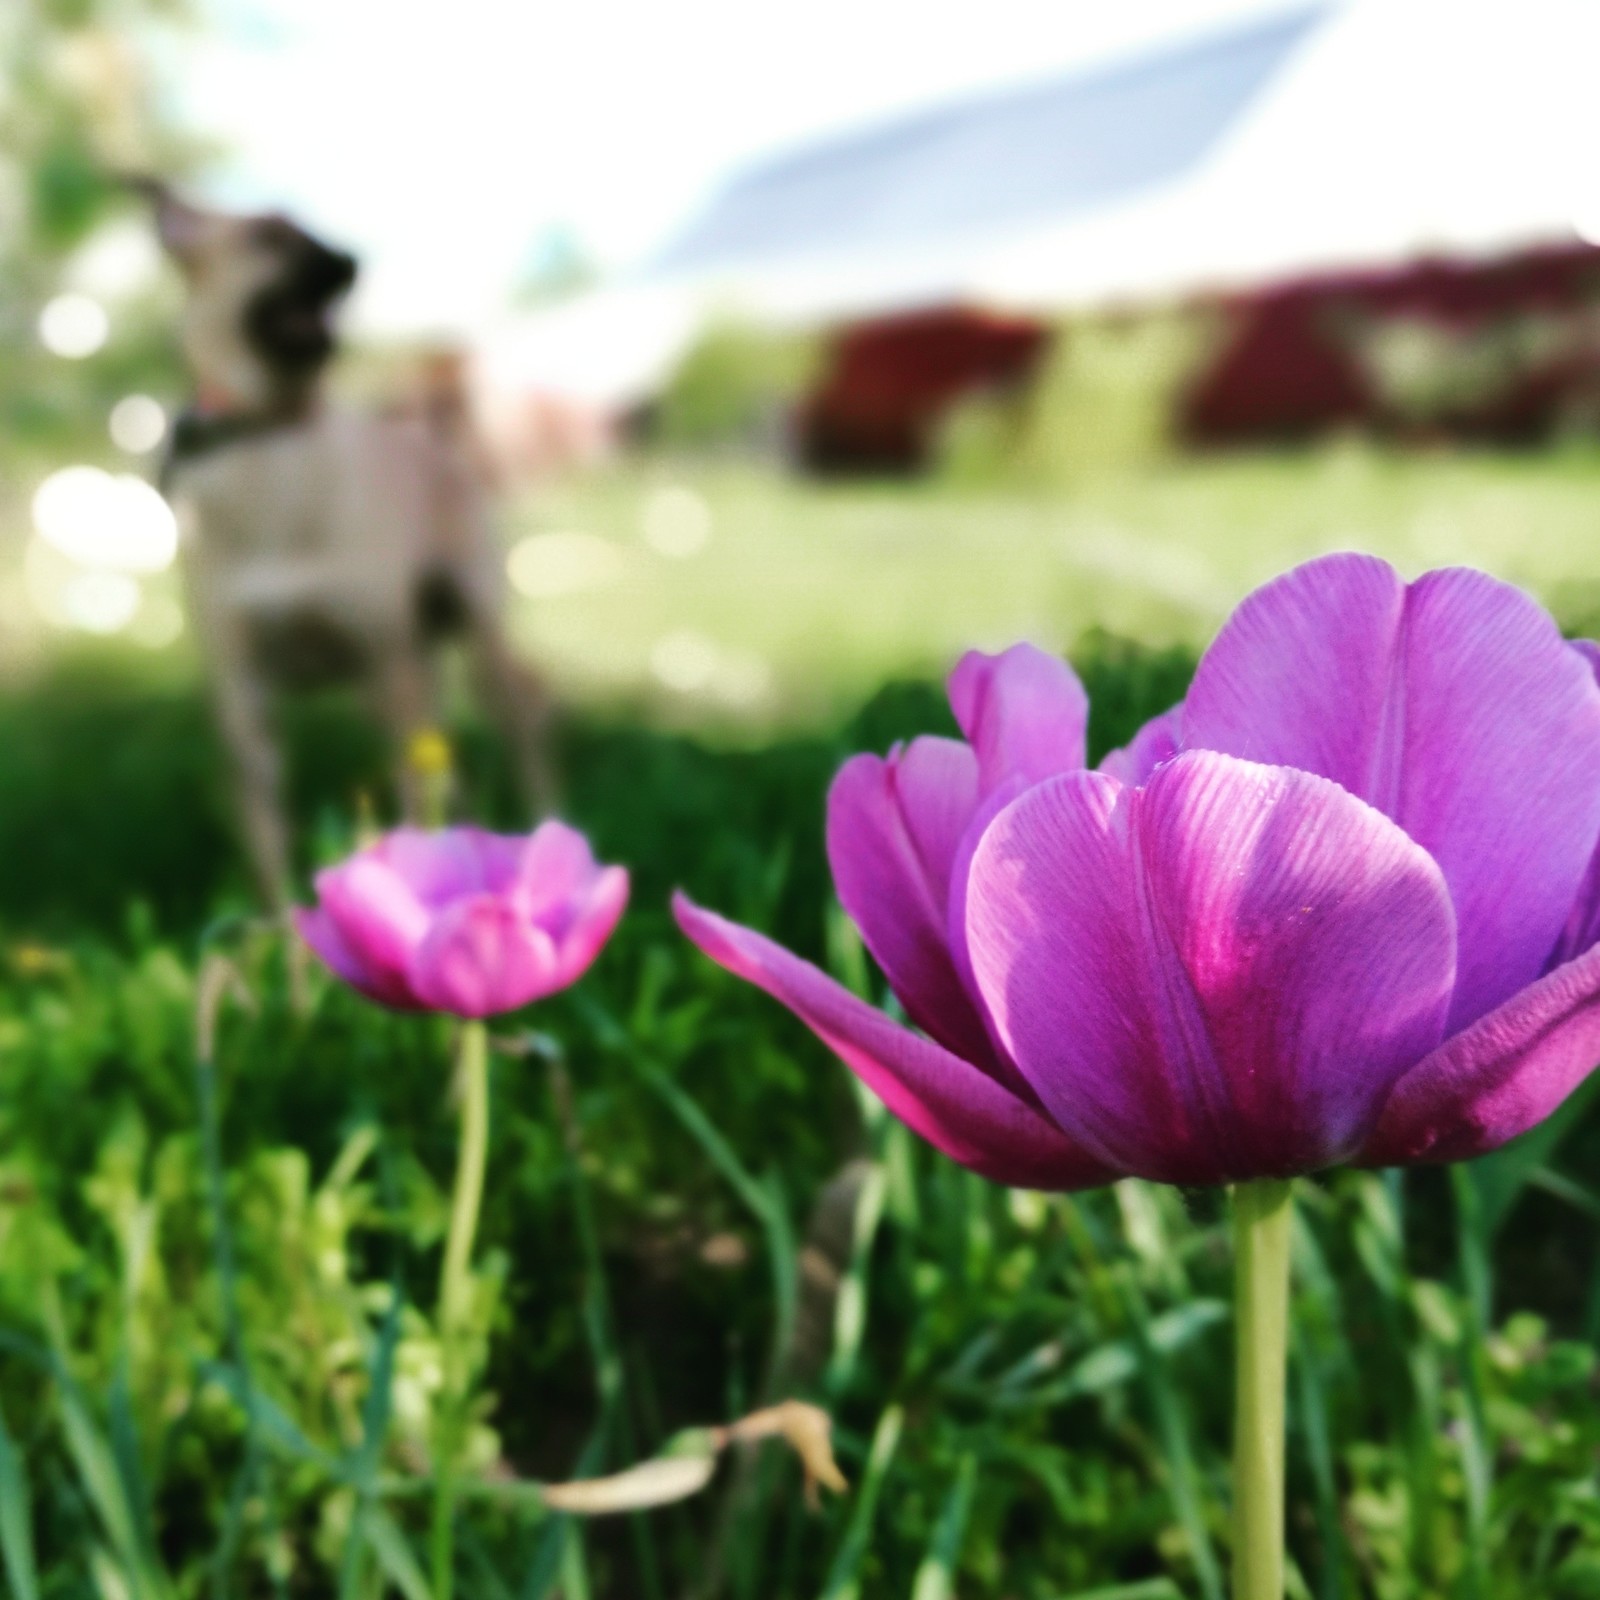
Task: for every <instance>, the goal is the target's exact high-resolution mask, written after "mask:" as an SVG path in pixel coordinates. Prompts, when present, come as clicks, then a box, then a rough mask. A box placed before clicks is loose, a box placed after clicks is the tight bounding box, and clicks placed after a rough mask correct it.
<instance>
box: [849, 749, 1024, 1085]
mask: <svg viewBox="0 0 1600 1600" xmlns="http://www.w3.org/2000/svg"><path fill="white" fill-rule="evenodd" d="M977 800H978V775H977V763H976V761H975V760H974V758H973V754H972V752H971V751H970V750H969V749H968V748H967V747H966V746H965V745H963V744H959V743H957V742H956V741H955V740H953V739H917V740H914V741H913V742H912V744H911V745H910V747H909V748H907V749H906V750H904V751H898V752H896V753H895V754H894V755H892V756H890V757H889V759H888V760H886V761H885V760H882V759H880V758H879V757H877V756H871V755H861V756H855V757H852V759H851V760H849V761H847V762H846V763H845V764H844V766H842V767H841V768H840V769H839V773H838V775H837V776H836V777H835V778H834V780H833V786H832V788H830V789H829V791H828V862H829V865H830V866H831V867H832V869H833V881H834V886H835V888H836V889H837V890H838V894H839V900H840V903H841V904H842V905H843V906H844V908H845V910H846V911H847V912H848V913H849V914H850V918H851V920H852V921H853V922H854V923H855V925H856V926H857V927H858V928H859V929H860V930H861V937H862V938H863V939H864V940H865V941H866V945H867V948H868V949H869V950H870V951H871V952H872V956H873V959H874V960H875V961H876V962H877V963H878V965H879V966H880V967H882V968H883V972H884V976H885V977H887V978H888V980H889V987H890V988H891V989H893V990H894V992H895V994H896V996H897V997H898V998H899V1000H900V1003H901V1004H902V1005H903V1006H904V1007H905V1008H906V1013H907V1015H908V1016H909V1017H910V1018H911V1020H912V1021H913V1022H915V1023H916V1024H917V1026H918V1027H920V1028H922V1029H923V1030H925V1031H926V1032H927V1033H929V1034H931V1035H932V1036H933V1037H934V1038H935V1039H937V1040H938V1041H939V1042H940V1043H941V1044H942V1045H944V1047H945V1048H946V1049H948V1050H953V1051H955V1052H956V1054H958V1055H961V1056H963V1057H965V1058H966V1059H968V1060H974V1061H984V1060H987V1059H988V1058H989V1057H990V1056H991V1055H992V1053H993V1052H992V1049H991V1046H990V1044H989V1038H988V1034H987V1032H986V1031H985V1029H984V1025H983V1023H982V1021H981V1020H980V1019H979V1017H978V1014H977V1012H976V1010H975V1009H974V1007H973V1004H972V1001H971V999H970V998H969V997H968V994H967V991H966V989H965V988H964V987H963V985H962V983H961V980H960V979H959V977H958V976H957V973H956V968H955V966H954V965H953V964H952V961H951V952H950V948H949V944H948V923H947V907H948V905H949V900H950V871H951V865H952V859H953V857H954V855H955V852H956V849H957V847H958V845H959V843H960V840H961V836H962V834H963V832H964V831H965V829H966V826H967V823H968V822H969V821H970V820H971V817H972V813H973V810H974V808H975V807H976V805H977Z"/></svg>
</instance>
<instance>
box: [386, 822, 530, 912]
mask: <svg viewBox="0 0 1600 1600" xmlns="http://www.w3.org/2000/svg"><path fill="white" fill-rule="evenodd" d="M524 843H525V841H524V840H523V839H520V838H518V839H504V838H502V837H501V836H500V835H497V834H493V833H489V832H488V831H487V830H485V829H483V828H474V827H459V828H438V829H430V828H395V829H393V830H392V831H391V832H389V833H387V834H385V835H384V836H383V838H382V839H380V840H379V841H378V843H377V844H376V845H374V846H373V847H372V850H371V851H370V852H368V853H369V854H370V855H372V856H374V857H376V858H377V859H378V860H380V861H382V862H384V863H385V864H386V865H388V866H389V867H391V868H392V869H393V870H394V871H395V873H397V874H398V875H399V876H400V877H401V878H403V879H404V880H405V881H406V882H407V883H408V884H409V885H410V886H411V891H412V893H413V894H414V895H415V896H416V897H417V899H418V900H419V901H420V902H421V903H422V904H423V905H424V906H426V907H427V908H428V909H429V910H430V911H437V910H440V909H442V908H443V907H445V906H447V905H450V904H451V903H452V902H453V901H456V900H460V899H462V898H463V897H464V896H467V895H473V894H479V893H481V892H483V891H484V890H485V889H492V888H494V887H495V885H494V884H493V883H491V881H490V879H491V878H492V877H493V876H496V875H497V874H496V871H495V869H496V868H497V867H498V868H499V869H501V871H507V870H509V869H511V868H513V867H514V866H515V863H516V861H517V860H518V859H519V858H520V854H521V849H522V846H523V844H524Z"/></svg>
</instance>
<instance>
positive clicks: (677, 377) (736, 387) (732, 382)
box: [652, 322, 819, 450]
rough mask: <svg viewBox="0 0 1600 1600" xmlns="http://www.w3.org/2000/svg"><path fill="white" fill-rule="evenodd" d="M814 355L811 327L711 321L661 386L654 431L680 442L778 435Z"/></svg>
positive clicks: (769, 439) (663, 439) (764, 440)
mask: <svg viewBox="0 0 1600 1600" xmlns="http://www.w3.org/2000/svg"><path fill="white" fill-rule="evenodd" d="M818 359H819V345H818V341H817V339H816V338H815V337H814V336H812V335H808V334H800V333H776V332H773V331H771V330H769V329H763V328H757V327H754V326H750V325H747V324H744V323H740V322H717V323H713V324H712V325H711V326H710V327H708V328H707V329H706V330H705V332H704V333H702V334H701V335H700V337H699V338H698V339H697V340H696V341H695V343H694V344H693V345H691V346H690V348H689V350H688V351H687V352H686V354H685V355H684V356H683V358H682V360H681V361H680V362H679V363H678V367H677V370H676V371H675V372H674V373H673V375H672V377H671V379H670V380H669V381H668V383H667V386H666V387H665V389H663V390H662V392H661V395H660V397H659V399H658V400H657V402H656V406H655V410H654V415H653V418H652V433H653V436H654V438H655V439H656V440H657V441H658V442H659V443H661V444H663V445H665V446H667V447H668V448H669V449H681V450H705V449H718V448H724V447H727V446H730V445H751V444H757V445H759V444H771V443H773V442H776V441H778V440H781V438H782V436H783V433H784V429H785V427H786V425H787V418H788V414H789V411H790V410H791V409H792V407H793V406H794V404H795V402H796V401H797V400H798V399H799V398H800V396H801V395H802V394H803V393H804V392H805V389H806V386H807V385H808V384H809V383H810V382H811V379H812V376H813V375H814V373H815V372H816V368H817V362H818Z"/></svg>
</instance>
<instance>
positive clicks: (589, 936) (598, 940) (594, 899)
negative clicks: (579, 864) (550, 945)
mask: <svg viewBox="0 0 1600 1600" xmlns="http://www.w3.org/2000/svg"><path fill="white" fill-rule="evenodd" d="M627 905H628V869H627V868H626V867H606V868H605V869H603V870H602V871H601V872H599V873H598V874H597V875H596V877H595V880H594V883H593V884H592V885H591V886H590V888H589V890H588V892H587V893H586V894H585V895H584V896H583V898H582V899H580V900H577V901H575V902H574V904H573V906H572V910H571V914H570V916H569V917H568V918H567V925H566V927H565V928H564V929H563V930H562V932H561V934H560V935H559V936H558V937H557V945H556V982H555V984H554V987H555V988H557V989H564V988H566V986H567V985H568V984H569V983H576V982H577V981H578V979H579V978H581V977H582V976H583V975H584V973H586V972H587V971H588V970H589V968H590V967H591V966H593V965H594V959H595V957H596V956H597V955H599V954H600V950H601V947H602V946H603V945H604V944H605V942H606V940H607V939H609V938H610V937H611V935H612V933H613V931H614V930H615V928H616V926H617V923H618V922H619V921H621V919H622V913H623V912H624V911H625V910H626V909H627Z"/></svg>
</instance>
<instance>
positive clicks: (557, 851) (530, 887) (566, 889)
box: [491, 819, 600, 933]
mask: <svg viewBox="0 0 1600 1600" xmlns="http://www.w3.org/2000/svg"><path fill="white" fill-rule="evenodd" d="M508 842H511V841H508ZM514 842H515V844H516V847H517V854H516V863H515V866H514V868H513V870H512V872H511V874H510V876H509V877H508V879H507V881H506V882H505V884H504V885H491V887H504V888H512V887H515V888H516V889H517V890H518V891H519V893H520V894H521V896H522V903H523V906H524V908H525V909H526V910H527V912H528V915H529V916H531V917H532V918H533V919H534V921H536V922H537V923H538V924H539V925H540V926H541V927H544V928H548V929H549V930H550V931H551V932H552V933H556V932H557V927H556V924H560V925H562V926H565V924H566V923H567V922H569V921H570V920H571V916H572V913H573V911H574V909H575V908H576V906H577V905H578V904H579V903H580V902H581V901H582V900H583V898H584V897H585V896H586V895H587V894H589V893H590V891H591V890H592V889H593V887H594V883H595V880H596V878H597V877H598V876H599V873H600V868H599V867H598V865H597V864H596V862H595V859H594V851H593V850H591V849H590V848H589V841H588V840H587V839H586V838H584V836H583V835H582V834H581V833H579V832H578V830H577V829H576V828H572V827H569V826H568V825H567V824H566V823H564V822H559V821H556V820H555V819H551V820H550V821H548V822H541V823H540V824H539V826H538V827H537V828H535V829H534V830H533V832H532V833H531V834H529V835H528V837H527V838H525V839H517V840H515V841H514Z"/></svg>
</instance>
